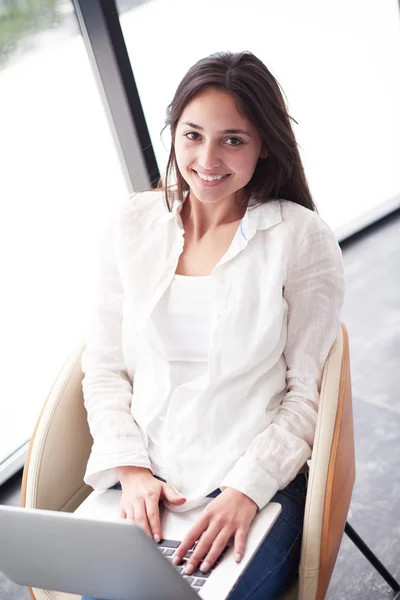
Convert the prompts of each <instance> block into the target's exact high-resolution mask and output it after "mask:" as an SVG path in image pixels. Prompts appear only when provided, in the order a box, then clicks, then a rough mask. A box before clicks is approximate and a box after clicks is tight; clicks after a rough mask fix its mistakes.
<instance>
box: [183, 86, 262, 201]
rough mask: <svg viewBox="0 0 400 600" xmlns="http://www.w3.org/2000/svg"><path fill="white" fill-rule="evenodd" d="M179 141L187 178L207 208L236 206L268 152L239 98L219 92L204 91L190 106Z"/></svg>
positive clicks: (217, 90) (188, 106) (186, 107)
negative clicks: (240, 107)
mask: <svg viewBox="0 0 400 600" xmlns="http://www.w3.org/2000/svg"><path fill="white" fill-rule="evenodd" d="M174 142H175V155H176V162H177V165H178V168H179V171H180V173H181V175H182V177H183V178H184V179H185V181H186V183H187V184H188V186H189V187H190V190H191V192H192V193H193V194H194V195H195V197H196V198H197V199H198V200H200V202H203V203H206V204H215V203H217V202H220V201H222V200H232V201H235V199H236V197H237V194H238V193H240V192H241V190H242V189H243V188H244V187H245V185H247V183H248V182H249V181H250V179H251V178H252V175H253V173H254V170H255V168H256V165H257V161H258V159H259V158H260V154H261V148H262V141H261V137H260V135H259V133H258V131H257V129H256V128H255V126H254V125H253V124H252V123H251V122H250V121H249V119H248V118H247V117H246V116H245V115H244V114H243V113H242V112H240V111H239V110H238V107H237V104H236V102H235V100H234V98H233V96H231V94H229V93H228V92H225V91H223V90H219V89H216V88H207V89H205V90H203V91H202V92H200V93H199V94H198V95H197V96H195V97H194V98H193V99H192V100H191V101H190V102H189V103H188V104H187V105H186V106H185V108H184V110H183V111H182V114H181V116H180V118H179V121H178V123H177V127H176V132H175V139H174ZM265 155H266V154H263V156H265Z"/></svg>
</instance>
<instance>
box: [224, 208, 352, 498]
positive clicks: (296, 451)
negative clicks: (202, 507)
mask: <svg viewBox="0 0 400 600" xmlns="http://www.w3.org/2000/svg"><path fill="white" fill-rule="evenodd" d="M343 294H344V278H343V265H342V258H341V253H340V249H339V246H338V244H337V241H336V239H335V237H334V235H333V233H332V232H331V231H330V229H329V228H328V227H327V226H326V225H325V224H324V223H323V222H322V221H321V220H320V219H319V218H318V217H315V218H313V219H312V220H311V222H310V224H309V226H308V228H307V230H306V232H305V235H304V237H303V239H302V240H301V242H300V244H299V246H298V247H297V248H295V249H294V252H293V255H292V260H291V261H290V264H289V269H288V275H287V281H286V285H285V288H284V291H283V296H284V298H285V300H286V301H287V304H288V330H287V340H286V345H285V350H284V357H285V360H286V364H287V392H286V394H285V396H284V398H283V401H282V404H281V406H280V409H279V411H278V413H277V414H276V416H275V418H274V419H273V421H272V422H271V424H270V425H269V426H268V427H267V429H266V430H265V431H263V432H262V433H260V434H259V435H258V436H257V437H256V438H255V439H254V441H253V443H252V444H251V445H250V447H249V448H248V449H247V451H246V452H245V454H244V455H243V456H242V457H241V458H240V459H239V460H238V461H237V463H236V464H235V466H234V467H233V469H232V470H231V471H230V472H229V473H228V474H227V476H226V477H225V479H224V481H223V482H222V487H232V488H235V489H237V490H239V491H241V492H242V493H243V494H245V495H247V496H248V497H249V498H251V499H252V500H254V502H256V504H257V505H258V507H259V508H262V507H263V506H265V505H266V504H267V503H268V502H269V501H270V500H271V498H272V497H273V496H274V494H275V493H276V492H277V491H278V490H279V489H283V488H284V487H285V486H286V485H287V484H288V483H289V482H290V481H291V480H292V479H294V477H295V476H296V474H297V473H298V471H299V470H300V468H301V467H302V466H303V465H304V463H305V462H306V460H307V459H308V458H310V456H311V448H312V444H313V440H314V433H315V426H316V421H317V411H318V400H319V390H320V383H321V376H322V370H323V366H324V364H325V361H326V359H327V356H328V353H329V350H330V348H331V346H332V344H333V342H334V341H335V339H336V336H337V333H338V330H339V327H340V309H341V306H342V302H343Z"/></svg>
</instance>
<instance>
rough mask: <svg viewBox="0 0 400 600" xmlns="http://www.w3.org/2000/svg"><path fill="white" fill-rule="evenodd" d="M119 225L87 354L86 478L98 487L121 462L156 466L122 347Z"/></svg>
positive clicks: (105, 257)
mask: <svg viewBox="0 0 400 600" xmlns="http://www.w3.org/2000/svg"><path fill="white" fill-rule="evenodd" d="M115 223H116V219H114V220H113V222H112V224H111V225H110V226H109V227H107V230H106V231H105V233H104V235H103V237H102V240H101V242H100V247H99V267H98V275H97V286H96V291H95V301H94V310H93V318H92V322H91V326H90V328H89V331H88V334H87V339H86V348H85V350H84V352H83V355H82V371H83V373H84V378H83V382H82V388H83V396H84V404H85V408H86V411H87V417H88V423H89V428H90V432H91V434H92V437H93V446H92V449H91V454H90V457H89V461H88V464H87V468H86V473H85V477H84V481H85V482H86V483H87V484H89V485H90V486H92V487H93V488H95V489H99V490H105V489H107V488H109V487H111V486H113V485H114V484H115V483H116V482H117V481H118V478H117V472H116V467H118V466H138V467H146V468H148V469H151V463H150V459H149V456H148V453H147V451H146V447H145V444H144V441H143V438H142V436H141V433H140V430H139V427H138V425H137V423H136V422H135V420H134V418H133V416H132V414H131V403H132V392H133V388H132V381H131V380H130V377H129V375H128V372H127V368H126V365H125V362H124V353H123V348H122V309H123V297H124V290H123V284H122V281H121V277H120V274H119V269H118V262H117V258H116V251H115V233H114V232H115V229H116V227H115Z"/></svg>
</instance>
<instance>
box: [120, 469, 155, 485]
mask: <svg viewBox="0 0 400 600" xmlns="http://www.w3.org/2000/svg"><path fill="white" fill-rule="evenodd" d="M143 475H152V473H151V471H150V469H148V468H147V467H133V466H123V467H117V476H118V479H119V481H120V482H121V483H123V482H124V481H127V480H128V479H132V478H133V477H140V476H143Z"/></svg>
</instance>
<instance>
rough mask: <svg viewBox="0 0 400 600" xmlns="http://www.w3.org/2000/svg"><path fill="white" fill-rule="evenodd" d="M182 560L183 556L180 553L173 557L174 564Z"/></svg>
mask: <svg viewBox="0 0 400 600" xmlns="http://www.w3.org/2000/svg"><path fill="white" fill-rule="evenodd" d="M180 562H181V557H180V556H178V555H176V556H174V558H173V559H172V564H174V565H175V566H176V565H179V563H180Z"/></svg>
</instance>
